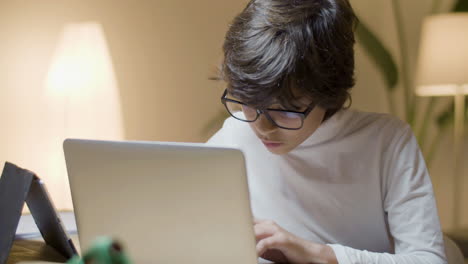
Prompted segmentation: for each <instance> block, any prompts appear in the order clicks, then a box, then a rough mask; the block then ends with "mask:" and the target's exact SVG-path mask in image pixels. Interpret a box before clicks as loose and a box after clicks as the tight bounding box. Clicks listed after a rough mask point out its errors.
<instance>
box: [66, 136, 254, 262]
mask: <svg viewBox="0 0 468 264" xmlns="http://www.w3.org/2000/svg"><path fill="white" fill-rule="evenodd" d="M64 151H65V159H66V164H67V170H68V176H69V180H70V186H71V191H72V198H73V205H74V210H75V214H76V220H77V226H78V236H79V240H80V245H81V249H82V250H83V249H86V248H88V247H89V246H90V244H91V243H92V242H93V240H94V239H95V238H96V237H98V236H110V237H113V238H116V239H117V240H119V241H120V242H121V243H122V244H123V246H124V248H125V249H126V251H127V252H128V254H129V256H130V258H131V259H132V260H133V262H134V263H137V264H146V263H175V264H177V263H181V264H182V263H183V264H187V263H190V264H211V263H213V264H215V263H216V264H221V263H222V264H229V263H232V264H240V263H242V264H254V263H257V257H256V251H255V236H254V232H253V219H252V214H251V210H250V204H249V197H248V187H247V178H246V170H245V162H244V157H243V155H242V152H241V151H239V150H235V149H228V148H215V147H207V146H205V145H204V144H196V143H190V144H189V143H162V142H135V141H133V142H132V141H121V142H117V141H93V140H78V139H67V140H65V142H64Z"/></svg>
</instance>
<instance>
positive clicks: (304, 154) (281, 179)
mask: <svg viewBox="0 0 468 264" xmlns="http://www.w3.org/2000/svg"><path fill="white" fill-rule="evenodd" d="M208 144H211V145H217V146H230V147H236V148H239V149H241V150H242V151H243V152H244V155H245V158H246V166H247V175H248V182H249V190H250V198H251V206H252V211H253V214H254V216H255V217H257V218H260V219H270V220H273V221H275V222H276V223H277V224H278V225H280V226H281V227H283V228H284V229H286V230H288V231H289V232H291V233H293V234H295V235H297V236H298V237H301V238H303V239H306V240H310V241H313V242H317V243H323V244H328V245H330V246H331V247H332V248H333V250H334V252H335V254H336V257H337V259H338V262H339V263H340V264H348V263H349V264H351V263H353V264H354V263H356V264H357V263H379V264H385V263H398V264H405V263H424V264H429V263H434V264H435V263H446V257H445V253H444V244H443V238H442V233H441V229H440V223H439V218H438V214H437V208H436V204H435V199H434V194H433V190H432V184H431V181H430V178H429V175H428V172H427V169H426V165H425V163H424V159H423V157H422V155H421V152H420V150H419V147H418V144H417V142H416V139H415V137H414V136H413V134H412V132H411V129H410V127H409V126H408V125H407V124H405V123H403V122H402V121H400V120H398V119H396V118H393V117H391V116H389V115H385V114H376V113H364V112H358V111H354V110H342V111H339V112H338V113H336V114H335V115H333V116H332V117H331V118H330V119H328V120H327V121H325V122H324V123H323V124H321V125H320V126H319V128H318V129H317V130H316V131H315V132H314V133H313V134H312V135H311V136H310V137H309V138H308V139H306V140H305V141H304V142H303V143H302V144H301V145H299V146H298V147H297V148H296V149H294V150H292V151H291V152H289V153H287V154H285V155H275V154H272V153H270V152H269V151H268V150H267V149H266V148H265V146H264V145H263V144H262V142H261V141H260V140H259V139H258V138H257V137H256V136H255V134H254V132H253V131H252V130H251V128H250V127H249V125H248V123H245V122H241V121H238V120H235V119H234V118H228V119H227V120H226V121H225V123H224V126H223V128H222V129H221V130H219V131H218V132H217V133H216V134H215V135H214V136H213V137H212V138H211V139H210V140H209V141H208Z"/></svg>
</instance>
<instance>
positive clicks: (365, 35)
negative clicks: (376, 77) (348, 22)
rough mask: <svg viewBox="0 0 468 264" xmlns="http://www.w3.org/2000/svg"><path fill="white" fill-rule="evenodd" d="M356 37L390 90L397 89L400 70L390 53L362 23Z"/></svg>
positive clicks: (358, 27) (357, 28) (357, 29)
mask: <svg viewBox="0 0 468 264" xmlns="http://www.w3.org/2000/svg"><path fill="white" fill-rule="evenodd" d="M356 37H357V38H358V41H359V43H360V44H361V45H362V46H363V48H364V50H365V51H366V52H367V54H368V55H369V57H370V58H371V60H372V61H373V62H374V63H375V65H376V66H377V67H378V69H379V71H380V73H381V74H382V76H383V77H384V79H385V83H386V85H387V87H388V89H389V90H393V89H395V88H396V85H397V83H398V69H397V66H396V63H395V61H394V60H393V57H392V55H391V54H390V52H389V51H388V50H387V48H385V46H384V45H383V44H382V42H381V41H380V40H379V39H378V38H377V37H376V35H375V34H374V33H372V32H371V31H370V30H369V29H368V28H367V26H366V25H364V24H363V23H362V22H359V24H358V26H357V27H356Z"/></svg>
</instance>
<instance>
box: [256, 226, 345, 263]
mask: <svg viewBox="0 0 468 264" xmlns="http://www.w3.org/2000/svg"><path fill="white" fill-rule="evenodd" d="M254 230H255V238H256V240H257V254H258V256H260V257H261V258H264V259H266V260H270V261H273V262H276V263H299V264H302V263H309V264H310V263H338V262H337V260H336V256H335V253H334V252H333V249H332V248H331V247H329V246H327V245H321V244H317V243H313V242H311V241H307V240H304V239H302V238H299V237H297V236H295V235H293V234H291V233H289V232H288V231H286V230H284V229H283V228H281V227H280V226H278V225H277V224H276V223H275V222H273V221H270V220H258V219H255V220H254Z"/></svg>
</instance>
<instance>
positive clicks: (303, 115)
mask: <svg viewBox="0 0 468 264" xmlns="http://www.w3.org/2000/svg"><path fill="white" fill-rule="evenodd" d="M226 96H227V90H224V93H223V95H222V96H221V103H222V104H223V105H224V107H225V108H226V110H227V111H228V113H229V115H231V116H232V117H234V118H235V119H237V120H239V121H243V122H248V123H252V122H255V121H257V119H258V117H259V116H260V115H261V114H264V115H265V116H266V118H267V119H268V120H270V122H271V123H273V124H274V125H275V126H277V127H279V128H282V129H286V130H299V129H301V128H302V127H303V126H304V120H305V119H306V118H307V116H308V115H309V114H310V112H312V110H314V108H315V106H316V104H311V105H309V106H308V107H307V109H306V110H305V111H303V112H299V111H291V110H281V109H271V108H267V109H256V108H253V107H252V108H253V109H255V111H256V113H257V116H256V117H255V119H254V120H244V119H240V118H237V117H236V116H234V115H233V114H232V113H231V111H229V107H228V106H227V104H226V102H232V103H237V104H241V105H245V106H247V107H250V106H248V105H247V104H245V103H243V102H240V101H237V100H234V99H229V98H226ZM268 111H273V112H286V113H295V114H299V116H300V117H301V126H300V127H298V128H290V127H284V126H280V125H278V124H277V123H276V122H275V120H273V118H272V117H271V116H270V114H268Z"/></svg>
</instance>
